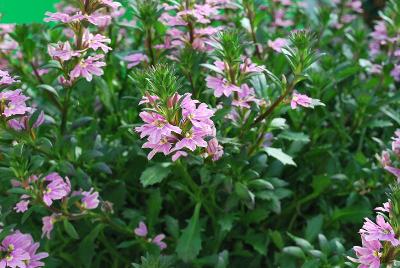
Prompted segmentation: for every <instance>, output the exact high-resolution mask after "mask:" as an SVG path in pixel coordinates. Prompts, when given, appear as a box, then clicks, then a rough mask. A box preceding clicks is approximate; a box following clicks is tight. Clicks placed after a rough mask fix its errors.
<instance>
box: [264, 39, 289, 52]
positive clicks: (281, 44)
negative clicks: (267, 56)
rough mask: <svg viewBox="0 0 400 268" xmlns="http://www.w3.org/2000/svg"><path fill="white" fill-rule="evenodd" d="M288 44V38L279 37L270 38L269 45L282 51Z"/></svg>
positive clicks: (277, 50)
mask: <svg viewBox="0 0 400 268" xmlns="http://www.w3.org/2000/svg"><path fill="white" fill-rule="evenodd" d="M287 44H288V40H287V39H285V38H277V39H275V40H274V41H271V40H268V46H269V47H270V48H272V49H273V50H275V51H276V52H279V53H281V52H282V48H283V47H285V46H287Z"/></svg>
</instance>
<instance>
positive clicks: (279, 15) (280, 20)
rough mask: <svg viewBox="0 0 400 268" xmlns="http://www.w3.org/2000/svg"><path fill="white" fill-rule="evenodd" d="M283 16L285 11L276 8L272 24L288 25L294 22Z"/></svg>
mask: <svg viewBox="0 0 400 268" xmlns="http://www.w3.org/2000/svg"><path fill="white" fill-rule="evenodd" d="M284 17H285V11H284V10H283V9H278V10H276V11H275V21H274V22H273V25H274V26H280V27H289V26H292V25H293V24H294V22H293V21H292V20H286V19H284Z"/></svg>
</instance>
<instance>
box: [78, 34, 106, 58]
mask: <svg viewBox="0 0 400 268" xmlns="http://www.w3.org/2000/svg"><path fill="white" fill-rule="evenodd" d="M83 42H84V46H86V47H88V48H91V49H93V50H94V51H96V50H98V49H99V48H100V49H101V50H103V52H104V53H108V51H110V50H112V49H111V47H109V46H107V45H106V44H110V43H111V39H110V38H107V37H105V36H104V35H101V34H96V35H93V34H91V33H90V32H89V31H86V32H85V34H84V36H83Z"/></svg>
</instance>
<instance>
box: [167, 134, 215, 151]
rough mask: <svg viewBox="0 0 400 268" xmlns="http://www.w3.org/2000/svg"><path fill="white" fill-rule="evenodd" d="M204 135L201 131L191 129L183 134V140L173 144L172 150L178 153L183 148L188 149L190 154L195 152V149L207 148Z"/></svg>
mask: <svg viewBox="0 0 400 268" xmlns="http://www.w3.org/2000/svg"><path fill="white" fill-rule="evenodd" d="M204 137H205V133H204V131H203V130H201V129H196V128H193V129H192V130H190V131H188V132H186V133H185V136H184V138H183V139H181V140H180V141H178V142H177V143H176V144H175V147H174V150H175V151H178V150H181V149H183V148H188V149H189V150H191V151H192V152H193V151H194V150H196V147H203V148H205V147H207V142H206V141H205V140H204Z"/></svg>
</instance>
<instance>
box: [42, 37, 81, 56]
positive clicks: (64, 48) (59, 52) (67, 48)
mask: <svg viewBox="0 0 400 268" xmlns="http://www.w3.org/2000/svg"><path fill="white" fill-rule="evenodd" d="M48 52H49V55H50V56H51V57H52V58H53V59H59V60H62V61H67V60H70V59H71V58H73V57H79V56H80V55H81V53H80V52H78V51H73V50H72V48H71V44H70V43H69V42H68V41H67V42H65V43H61V42H59V43H58V44H57V45H56V46H54V45H49V46H48Z"/></svg>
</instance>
